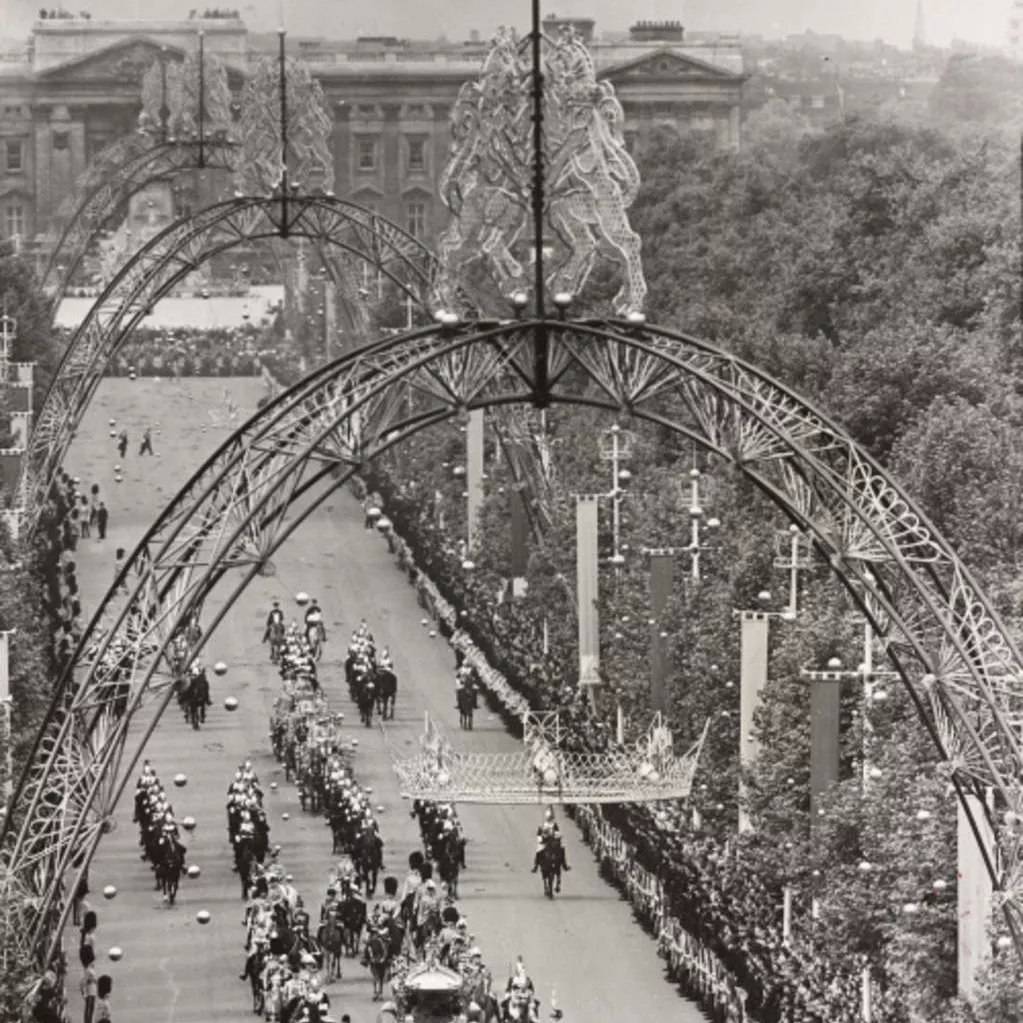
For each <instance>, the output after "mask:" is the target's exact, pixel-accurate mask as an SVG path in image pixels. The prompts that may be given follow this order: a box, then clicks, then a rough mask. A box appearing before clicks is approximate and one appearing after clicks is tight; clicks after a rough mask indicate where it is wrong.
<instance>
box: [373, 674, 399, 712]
mask: <svg viewBox="0 0 1023 1023" xmlns="http://www.w3.org/2000/svg"><path fill="white" fill-rule="evenodd" d="M375 681H376V690H377V709H378V711H379V713H380V716H381V717H382V718H383V719H384V721H387V720H388V719H391V720H393V718H394V703H395V700H396V699H397V697H398V676H397V675H395V674H394V672H393V671H392V670H391V669H390V668H378V669H377V671H376V680H375Z"/></svg>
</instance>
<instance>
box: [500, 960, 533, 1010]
mask: <svg viewBox="0 0 1023 1023" xmlns="http://www.w3.org/2000/svg"><path fill="white" fill-rule="evenodd" d="M513 1001H514V1002H516V1003H518V1004H520V1005H521V1004H523V1003H525V1004H526V1005H527V1006H528V1014H527V1017H526V1018H527V1019H528V1020H530V1021H531V1023H536V1021H538V1020H539V1017H540V1002H539V1000H538V999H537V998H536V991H535V988H534V986H533V981H532V979H531V978H530V977H529V975H528V974H527V973H526V967H525V966H524V965H523V962H522V959H521V957H520V958H519V960H518V962H517V963H516V964H515V972H514V973H513V974H512V975H511V976H510V977H509V978H508V984H507V986H506V987H505V990H504V995H503V996H502V998H501V1003H500V1004H501V1014H502V1018H504V1017H506V1016H509V1015H510V1013H509V1012H508V1006H509V1004H510V1003H511V1002H513ZM518 1018H519V1019H522V1018H523V1017H522V1015H521V1014H520V1015H519V1016H518Z"/></svg>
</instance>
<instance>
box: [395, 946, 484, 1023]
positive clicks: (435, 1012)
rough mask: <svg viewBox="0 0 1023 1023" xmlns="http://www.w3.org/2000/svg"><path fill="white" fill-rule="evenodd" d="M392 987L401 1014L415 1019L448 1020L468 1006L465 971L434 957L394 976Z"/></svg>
mask: <svg viewBox="0 0 1023 1023" xmlns="http://www.w3.org/2000/svg"><path fill="white" fill-rule="evenodd" d="M391 990H392V992H393V994H394V1001H395V1004H396V1005H397V1007H398V1010H399V1011H398V1018H399V1019H402V1018H405V1017H407V1016H409V1015H411V1016H412V1019H413V1020H415V1023H449V1021H450V1020H451V1019H453V1018H455V1017H457V1016H458V1015H459V1013H463V1012H465V1011H466V1009H467V1007H468V996H467V994H466V991H465V982H464V980H463V978H462V975H461V974H460V973H459V972H458V971H457V970H451V969H449V968H448V967H446V966H441V965H440V964H439V963H438V962H437V961H436V959H433V958H431V959H428V960H426V961H424V962H418V963H413V964H412V965H411V966H410V967H409V970H408V972H407V973H405V974H404V975H400V976H397V977H395V978H394V980H393V981H392V983H391Z"/></svg>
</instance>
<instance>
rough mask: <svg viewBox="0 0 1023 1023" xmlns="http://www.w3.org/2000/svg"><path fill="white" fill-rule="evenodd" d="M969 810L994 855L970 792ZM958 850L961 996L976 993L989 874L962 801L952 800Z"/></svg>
mask: <svg viewBox="0 0 1023 1023" xmlns="http://www.w3.org/2000/svg"><path fill="white" fill-rule="evenodd" d="M966 800H967V802H968V803H969V804H970V812H971V813H972V814H973V819H974V820H975V821H976V823H977V830H978V831H979V832H980V836H981V839H982V841H983V842H984V844H985V846H986V847H987V853H988V856H990V857H992V859H993V857H994V855H995V851H994V850H995V846H994V836H993V835H992V833H991V827H990V825H989V824H988V821H987V817H986V816H985V813H984V804H983V803H982V802H981V801H980V800H979V799H978V798H977V797H976V796H974V795H968V796H967V797H966ZM956 809H957V813H958V815H959V821H958V839H957V845H958V853H959V866H958V872H959V884H958V886H957V890H958V897H959V955H958V961H959V994H960V996H961V997H963V998H965V999H971V998H973V996H974V994H975V993H976V990H975V989H976V983H977V971H978V970H979V969H980V966H981V964H982V963H983V962H984V959H985V957H986V956H987V953H988V942H987V925H988V920H989V919H990V916H991V894H992V886H991V878H990V876H989V875H988V872H987V867H986V865H985V863H984V855H983V853H982V852H981V850H980V847H979V846H978V845H977V839H976V836H975V835H974V833H973V828H971V827H970V821H969V818H968V817H967V816H966V811H965V810H964V809H963V807H962V804H961V803H959V802H958V801H957V802H956Z"/></svg>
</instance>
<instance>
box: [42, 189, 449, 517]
mask: <svg viewBox="0 0 1023 1023" xmlns="http://www.w3.org/2000/svg"><path fill="white" fill-rule="evenodd" d="M282 211H283V207H282V205H281V203H280V201H279V200H276V199H262V198H239V199H230V200H227V201H226V202H222V203H217V204H215V205H213V206H210V207H207V208H206V209H204V210H201V211H199V212H198V213H197V214H195V215H194V216H193V217H190V218H189V219H187V220H182V221H178V222H176V223H174V224H172V225H170V226H169V227H167V228H166V229H165V230H164V231H162V232H161V233H160V234H159V235H157V236H156V237H154V238H153V239H151V240H150V241H149V242H148V243H147V244H146V245H144V246H143V247H142V248H141V249H140V250H139V251H138V252H137V253H136V254H135V256H134V257H133V258H132V259H131V260H130V261H129V262H128V263H127V264H125V266H124V267H123V268H122V269H121V270H120V271H119V272H118V273H117V275H116V276H115V277H114V279H113V280H112V281H111V282H110V284H109V285H108V286H107V288H106V289H105V290H104V292H103V294H102V295H101V296H100V297H99V298H98V299H97V300H96V302H95V304H94V305H93V307H92V309H91V310H90V311H89V314H88V315H87V316H86V318H85V320H83V321H82V323H81V324H80V325H79V327H78V329H77V330H76V331H75V333H74V335H73V337H72V339H71V341H70V343H69V344H68V347H67V348H66V350H65V352H64V355H63V357H62V360H61V364H60V366H59V368H58V371H57V374H56V376H55V378H54V381H53V383H52V385H51V387H50V390H49V392H48V393H47V395H46V399H45V400H44V402H43V405H42V407H41V408H40V410H39V415H38V417H37V421H36V426H35V429H34V430H33V432H32V437H31V441H30V446H29V458H28V461H27V465H26V471H25V487H24V502H23V505H24V508H25V512H24V516H25V518H24V524H23V529H24V530H25V532H26V533H29V534H30V533H31V532H32V531H33V530H34V528H35V526H36V524H37V523H38V521H39V515H40V512H41V510H42V507H43V505H44V503H45V501H46V496H47V494H48V493H49V490H50V486H51V485H52V482H53V479H54V476H55V474H56V472H57V471H58V469H59V467H60V465H61V462H62V461H63V459H64V456H65V454H66V453H67V449H68V446H69V445H70V443H71V439H72V437H73V436H74V433H75V431H76V430H77V428H78V424H79V422H80V421H81V417H82V414H83V412H84V410H85V408H86V407H87V406H88V403H89V402H90V401H91V399H92V396H93V394H94V393H95V390H96V388H97V387H98V386H99V381H100V380H101V379H102V376H103V372H104V369H105V367H106V365H107V363H108V362H109V360H110V359H111V358H112V356H113V355H114V354H115V353H116V351H117V349H118V347H119V346H120V345H121V344H123V343H124V341H125V340H126V339H127V337H128V336H129V335H130V333H131V331H132V330H133V329H134V328H135V326H136V325H137V324H138V323H140V322H141V321H142V319H143V318H144V317H145V316H146V314H147V312H148V311H149V310H150V309H152V307H153V306H154V305H155V304H156V303H157V302H158V301H159V300H160V298H162V297H163V296H164V295H166V294H167V293H168V292H169V291H170V290H171V289H172V288H173V287H174V285H175V284H176V283H177V282H178V281H180V280H181V279H183V278H184V277H187V276H188V274H190V273H191V272H192V271H193V270H195V269H196V268H197V267H199V266H200V265H202V264H203V263H205V262H207V261H208V260H210V259H211V258H213V257H214V256H215V255H217V254H218V253H219V252H224V251H227V250H229V249H231V248H234V247H236V246H238V245H243V244H246V243H249V242H253V241H257V240H259V239H267V238H275V237H278V236H279V235H280V234H281V229H282V224H281V214H282ZM285 215H286V216H287V234H288V236H289V237H294V238H308V239H310V240H312V241H313V242H314V243H315V244H316V245H317V246H318V247H319V248H320V249H321V251H324V252H329V253H332V254H333V255H332V257H331V258H330V259H329V262H330V263H331V264H332V272H333V273H334V275H335V277H343V276H344V275H345V274H346V273H350V272H351V270H352V267H353V266H354V264H355V263H365V264H368V265H369V266H371V267H373V269H374V270H375V271H376V272H378V273H380V274H381V275H382V276H383V277H384V278H386V279H388V280H390V281H391V282H392V283H393V284H394V285H395V286H396V287H397V288H398V289H399V290H400V291H401V292H402V293H404V294H406V295H408V296H410V297H411V298H412V299H413V301H414V302H415V303H416V304H417V305H423V304H425V303H426V301H427V299H428V296H429V294H430V291H431V288H432V285H433V282H434V279H435V276H436V272H437V268H436V260H435V258H434V256H433V254H432V253H431V252H430V251H429V249H427V248H426V247H425V246H424V245H423V244H422V243H421V242H419V241H417V240H416V239H415V238H413V237H412V236H411V235H410V234H408V233H407V232H405V231H403V230H402V229H401V228H399V227H398V226H396V225H395V224H393V223H392V222H391V221H389V220H387V219H386V218H384V217H381V216H379V215H378V214H376V213H374V212H372V211H370V210H367V209H365V208H363V207H361V206H357V205H355V204H354V203H350V202H344V201H342V200H340V199H336V198H334V197H332V196H316V197H308V196H304V197H294V196H293V197H291V198H289V199H288V201H287V207H286V213H285Z"/></svg>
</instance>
